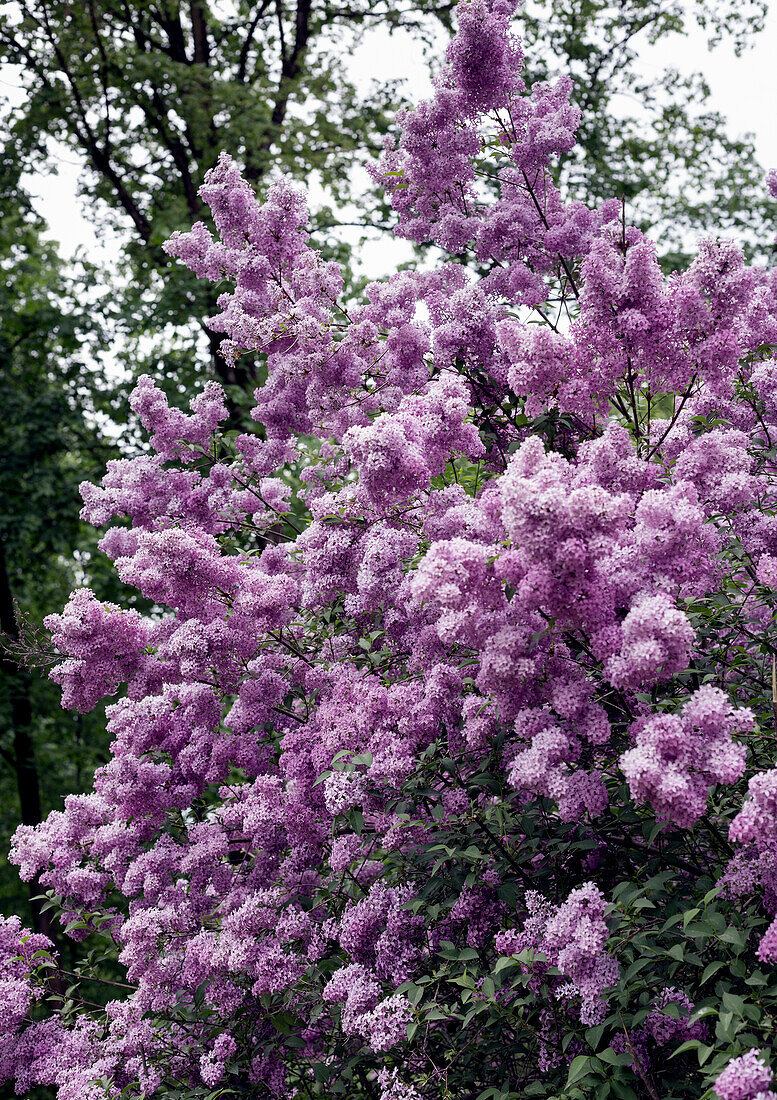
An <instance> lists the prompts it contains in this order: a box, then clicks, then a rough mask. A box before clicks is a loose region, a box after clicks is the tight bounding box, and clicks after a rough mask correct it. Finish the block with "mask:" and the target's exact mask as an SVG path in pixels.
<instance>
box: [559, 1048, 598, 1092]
mask: <svg viewBox="0 0 777 1100" xmlns="http://www.w3.org/2000/svg"><path fill="white" fill-rule="evenodd" d="M597 1069H601V1062H600V1061H599V1059H598V1058H592V1057H591V1056H590V1055H587V1054H578V1055H577V1057H576V1058H573V1059H572V1062H571V1064H570V1067H569V1072H568V1074H567V1088H569V1086H570V1085H574V1083H575V1082H576V1081H580V1080H582V1079H583V1077H587V1076H588V1074H589V1073H593V1072H595V1071H596V1070H597Z"/></svg>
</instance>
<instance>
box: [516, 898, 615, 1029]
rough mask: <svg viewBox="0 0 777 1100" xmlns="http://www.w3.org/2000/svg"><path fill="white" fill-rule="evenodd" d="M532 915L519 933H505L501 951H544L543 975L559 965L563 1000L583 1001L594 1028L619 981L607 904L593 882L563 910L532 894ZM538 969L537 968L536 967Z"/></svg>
mask: <svg viewBox="0 0 777 1100" xmlns="http://www.w3.org/2000/svg"><path fill="white" fill-rule="evenodd" d="M526 906H527V909H528V911H529V917H528V919H527V920H526V921H525V922H524V926H523V929H522V930H521V931H519V932H515V931H509V932H500V933H499V934H498V935H497V937H496V940H495V946H496V949H497V951H500V952H502V953H503V954H505V953H509V954H517V953H519V952H521V951H532V952H539V953H540V956H541V958H544V960H545V962H540V963H539V966H538V969H539V971H540V972H542V971H543V970H545V969H547V967H548V966H554V967H557V968H558V969H559V970H560V971H561V975H562V978H565V979H567V980H566V981H562V980H557V981H555V983H554V988H553V994H554V996H555V997H557V998H558V999H559V1000H570V999H572V998H574V999H577V998H580V1006H579V1016H580V1020H581V1022H582V1023H584V1024H586V1025H588V1026H590V1025H592V1024H596V1023H599V1022H600V1021H601V1020H602V1019H603V1018H604V1016H605V1015H606V1012H607V996H606V990H607V989H608V988H609V987H610V986H612V985H614V984H615V982H616V981H617V980H618V973H619V967H618V964H617V962H616V961H615V960H614V959H613V958H612V957H611V956H610V955H609V954H608V953H607V941H608V938H609V932H608V929H607V923H606V921H605V911H606V909H607V902H606V900H605V898H604V896H603V895H602V893H601V891H600V890H599V889H598V888H597V887H596V886H595V885H594V883H592V882H587V883H585V884H584V885H583V886H581V887H579V888H578V889H577V890H573V891H572V893H571V894H570V895H569V897H568V898H567V900H566V901H565V902H564V903H563V904H562V905H560V906H558V907H554V906H551V905H550V904H549V903H548V902H547V901H546V900H545V899H544V898H543V897H541V896H540V895H539V894H537V893H535V892H534V891H529V892H527V895H526ZM534 966H535V967H537V964H536V963H535V964H534Z"/></svg>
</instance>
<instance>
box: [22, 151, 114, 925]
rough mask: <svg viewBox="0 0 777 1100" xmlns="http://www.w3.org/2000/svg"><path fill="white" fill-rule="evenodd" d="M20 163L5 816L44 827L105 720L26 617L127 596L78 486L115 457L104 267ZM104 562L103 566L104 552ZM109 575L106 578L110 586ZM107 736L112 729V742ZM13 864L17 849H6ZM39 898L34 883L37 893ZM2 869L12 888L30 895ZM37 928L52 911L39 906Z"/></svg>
mask: <svg viewBox="0 0 777 1100" xmlns="http://www.w3.org/2000/svg"><path fill="white" fill-rule="evenodd" d="M44 228H45V226H44V224H43V223H42V221H41V219H40V218H38V217H37V216H36V215H35V214H34V212H33V210H32V208H31V206H30V201H29V198H28V196H27V195H26V194H25V193H24V192H23V191H22V190H21V189H20V188H19V186H18V180H17V179H16V178H15V176H14V173H13V172H12V171H10V170H9V171H7V172H5V173H4V175H3V177H2V178H0V271H2V279H1V280H0V318H1V319H2V320H1V321H0V408H1V409H2V417H1V418H0V627H1V629H2V633H3V635H5V640H6V645H5V647H4V649H3V651H2V655H1V656H0V668H1V670H2V673H1V674H0V758H2V760H3V762H4V763H5V764H6V765H7V768H5V769H0V806H2V810H0V820H2V830H3V833H4V835H7V833H8V831H9V830H11V829H12V828H13V822H14V821H15V820H16V819H18V818H21V820H23V821H29V822H30V823H33V822H36V821H40V820H41V816H42V813H43V814H45V813H46V812H48V810H49V809H51V808H53V807H54V806H56V805H58V804H59V800H60V798H61V795H62V791H63V790H65V789H67V788H68V787H69V786H73V788H74V789H80V788H81V787H82V786H83V783H84V782H87V781H88V780H89V777H90V774H91V770H92V769H93V767H94V765H95V762H96V760H97V759H98V758H99V755H100V753H101V751H104V750H105V748H106V739H105V735H104V732H102V731H103V729H104V727H103V722H102V721H101V718H100V717H99V716H96V720H95V719H94V718H92V717H89V718H86V719H84V718H83V717H78V718H75V719H74V718H73V717H71V716H67V715H64V714H63V713H62V712H61V711H60V710H59V708H58V707H57V702H56V693H55V692H54V691H52V685H51V684H49V683H48V682H47V681H46V680H45V679H44V678H42V677H41V676H40V674H39V673H38V672H37V670H31V669H29V668H27V667H25V663H24V660H23V659H22V649H23V648H24V646H23V642H24V639H23V637H22V634H23V631H24V624H25V622H26V621H27V620H31V621H33V622H35V621H37V622H39V621H40V619H41V617H42V616H43V615H44V614H45V613H46V611H47V610H48V609H49V608H51V607H52V606H56V605H57V603H58V602H60V601H61V600H62V599H63V597H64V596H66V594H67V592H68V590H69V589H70V588H71V587H72V585H73V583H74V581H75V582H77V581H78V578H79V572H81V571H82V570H83V569H84V568H88V569H89V572H90V576H91V577H92V579H93V583H95V584H96V585H97V588H98V590H100V592H101V594H103V593H110V592H115V591H116V586H115V584H114V583H113V582H112V581H111V580H110V578H109V574H108V572H107V570H104V569H101V566H100V562H99V558H98V556H97V554H96V553H95V550H96V546H95V542H96V540H95V539H94V537H93V535H92V533H91V532H90V531H89V528H87V526H86V525H85V524H82V523H81V521H80V520H79V519H78V512H79V507H80V498H79V494H78V484H79V482H80V481H81V480H82V479H84V478H87V477H91V476H94V472H95V470H98V469H99V468H100V467H101V466H102V465H103V464H104V462H105V461H106V459H107V458H108V457H109V456H110V454H111V453H112V448H111V447H110V446H109V445H108V444H107V443H106V442H105V441H104V440H103V439H102V438H101V436H100V433H99V432H98V430H97V427H96V420H95V416H94V414H91V415H90V414H89V412H88V411H87V410H88V409H89V408H90V406H91V405H92V404H93V402H92V397H93V396H94V395H95V394H96V392H97V390H98V389H99V379H100V358H99V347H100V343H99V342H100V330H99V328H98V327H97V326H96V325H95V323H94V322H93V320H91V319H90V316H89V313H88V311H87V309H86V308H85V307H84V303H85V301H87V300H88V299H89V298H90V297H91V298H94V296H95V291H94V287H93V286H92V274H93V273H92V272H90V271H89V270H88V269H86V270H84V271H83V272H82V273H81V276H80V277H78V278H76V277H75V276H73V277H69V276H66V275H65V273H64V272H63V269H62V265H61V263H60V262H59V261H58V259H57V256H56V251H55V248H54V246H53V245H52V244H51V243H50V242H47V241H45V240H43V239H42V238H41V232H42V230H43V229H44ZM93 559H94V560H93ZM101 578H102V580H103V581H104V582H105V583H104V584H103V583H102V581H101ZM101 732H102V736H101ZM0 860H2V863H0V868H5V867H6V866H7V865H6V852H5V849H4V848H3V851H2V854H0ZM35 892H36V890H35V886H34V884H33V885H32V887H31V893H32V894H34V893H35ZM18 893H19V885H18V883H16V882H15V881H14V876H13V875H12V874H11V875H9V874H8V873H7V872H6V873H3V872H2V870H0V895H1V896H2V899H3V902H4V903H6V904H9V903H14V902H16V901H18V899H17V895H18ZM34 919H35V923H36V926H37V925H40V923H41V919H40V910H39V907H38V906H34Z"/></svg>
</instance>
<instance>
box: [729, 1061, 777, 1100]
mask: <svg viewBox="0 0 777 1100" xmlns="http://www.w3.org/2000/svg"><path fill="white" fill-rule="evenodd" d="M773 1076H774V1074H773V1073H772V1071H771V1069H770V1068H769V1066H768V1065H767V1064H766V1062H765V1061H764V1060H763V1058H762V1057H761V1051H760V1050H748V1052H747V1053H746V1054H743V1055H742V1056H741V1057H740V1058H732V1059H731V1061H730V1062H729V1064H728V1065H727V1066H726V1068H725V1069H724V1070H723V1072H722V1073H721V1074H720V1076H719V1077H718V1078H717V1080H716V1081H715V1092H716V1093H717V1095H718V1096H719V1097H720V1100H774V1098H775V1096H777V1093H774V1092H772V1090H771V1089H770V1087H769V1086H770V1085H771V1083H772V1077H773Z"/></svg>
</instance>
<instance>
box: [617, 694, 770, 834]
mask: <svg viewBox="0 0 777 1100" xmlns="http://www.w3.org/2000/svg"><path fill="white" fill-rule="evenodd" d="M754 726H755V717H754V715H753V713H752V711H750V710H747V709H746V708H744V707H742V708H740V709H738V710H737V709H735V708H734V707H733V706H732V705H731V703H730V702H729V701H728V699H727V697H726V695H725V694H724V692H722V691H721V690H720V688H715V687H712V685H710V684H705V685H704V686H703V687H701V688H699V690H698V691H696V692H694V693H693V695H691V696H690V698H689V699H688V700H687V701H686V703H685V704H684V705H683V709H682V712H681V713H680V714H656V715H653V716H651V717H649V718H646V719H641V720H640V721H639V722H638V723H637V725H636V728H635V747H634V748H633V749H629V750H628V751H627V752H625V753H624V754H623V756H621V758H620V767H621V771H622V772H623V774H624V775H625V776H626V779H627V781H628V784H629V790H630V791H631V794H632V797H633V798H634V799H635V801H641V800H646V801H648V802H650V803H651V805H652V806H653V808H654V809H655V811H656V814H657V815H658V816H659V817H664V818H668V819H669V820H671V821H675V822H676V823H677V824H678V825H681V826H682V827H683V828H686V829H689V828H690V827H691V826H692V825H693V824H694V823H695V822H696V821H698V820H699V818H700V817H701V816H702V815H703V813H704V810H705V806H706V803H707V795H708V792H709V789H710V787H711V786H713V785H714V784H716V783H735V782H736V781H737V780H738V779H741V778H742V776H743V775H744V771H745V758H746V748H745V745H744V744H743V743H741V742H736V741H732V739H731V738H732V734H734V733H748V732H749V731H751V730H752V729H753V728H754Z"/></svg>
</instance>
